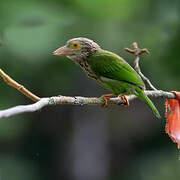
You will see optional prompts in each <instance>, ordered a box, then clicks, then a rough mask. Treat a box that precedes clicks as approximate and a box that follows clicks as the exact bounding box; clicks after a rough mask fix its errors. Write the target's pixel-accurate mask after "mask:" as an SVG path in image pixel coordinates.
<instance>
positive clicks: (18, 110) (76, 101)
mask: <svg viewBox="0 0 180 180" xmlns="http://www.w3.org/2000/svg"><path fill="white" fill-rule="evenodd" d="M145 93H146V94H147V95H148V96H150V97H164V98H171V99H175V98H176V97H175V95H174V94H173V93H170V92H165V91H145ZM135 98H136V96H134V95H129V96H127V99H128V100H129V101H130V100H133V99H135ZM123 103H124V100H123V99H122V98H120V97H117V98H111V99H110V101H109V104H117V105H121V104H123ZM57 104H69V105H80V106H82V105H99V106H101V105H103V104H104V101H103V100H102V99H101V98H96V97H93V98H92V97H90V98H87V97H80V96H77V97H69V96H57V97H50V98H41V99H40V100H39V101H38V102H36V103H34V104H30V105H20V106H15V107H12V108H9V109H6V110H1V111H0V119H2V118H8V117H12V116H15V115H18V114H23V113H27V112H35V111H38V110H40V109H42V108H43V107H45V106H52V105H57Z"/></svg>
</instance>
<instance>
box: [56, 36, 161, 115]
mask: <svg viewBox="0 0 180 180" xmlns="http://www.w3.org/2000/svg"><path fill="white" fill-rule="evenodd" d="M53 54H54V55H57V56H61V55H65V56H66V57H67V58H69V59H71V60H72V61H74V62H75V63H76V64H77V65H79V66H80V67H81V68H82V69H83V70H84V72H85V73H86V74H87V76H88V77H90V78H92V79H94V80H95V81H96V82H97V83H99V84H100V85H101V86H103V87H104V88H106V89H108V90H110V91H111V92H112V94H105V95H102V96H101V98H102V99H103V100H104V101H105V104H104V106H106V105H107V102H108V101H109V99H110V97H113V96H121V97H123V98H124V100H125V101H126V104H127V105H129V102H128V100H127V98H126V96H125V95H130V94H134V95H135V96H137V97H138V98H140V99H141V100H143V101H145V102H146V103H147V104H148V106H149V107H150V108H151V110H152V112H153V113H154V115H155V116H156V117H157V118H161V116H160V114H159V112H158V110H157V109H156V107H155V106H154V104H153V103H152V101H151V100H150V99H149V98H148V97H147V95H146V94H145V92H144V90H145V84H144V82H143V81H142V79H141V77H140V76H139V75H138V73H137V72H136V71H135V70H134V69H133V68H132V67H131V66H130V65H129V64H128V63H127V62H126V61H125V60H124V59H123V58H122V57H120V56H118V55H117V54H115V53H112V52H110V51H107V50H104V49H102V48H101V47H100V46H99V45H98V44H97V43H95V42H94V41H93V40H90V39H88V38H84V37H78V38H73V39H70V40H68V41H67V43H66V45H64V46H62V47H60V48H58V49H57V50H55V51H54V52H53Z"/></svg>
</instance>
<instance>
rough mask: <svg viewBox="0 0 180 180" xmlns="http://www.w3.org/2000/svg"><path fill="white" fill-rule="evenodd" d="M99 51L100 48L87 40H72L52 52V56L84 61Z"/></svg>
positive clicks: (80, 38)
mask: <svg viewBox="0 0 180 180" xmlns="http://www.w3.org/2000/svg"><path fill="white" fill-rule="evenodd" d="M98 49H100V46H99V45H98V44H96V43H95V42H94V41H92V40H90V39H87V38H82V37H79V38H74V39H70V40H68V41H67V43H66V45H65V46H62V47H60V48H58V49H57V50H56V51H54V52H53V54H54V55H58V56H60V55H65V56H67V57H68V58H70V59H72V60H84V59H86V58H87V57H88V56H90V55H91V54H92V53H93V52H95V51H96V50H98Z"/></svg>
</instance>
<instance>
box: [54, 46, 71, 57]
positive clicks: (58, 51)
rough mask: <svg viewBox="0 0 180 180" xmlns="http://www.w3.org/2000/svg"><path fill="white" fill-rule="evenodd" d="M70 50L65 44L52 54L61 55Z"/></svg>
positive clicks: (66, 53)
mask: <svg viewBox="0 0 180 180" xmlns="http://www.w3.org/2000/svg"><path fill="white" fill-rule="evenodd" d="M69 52H70V49H69V48H67V47H66V46H63V47H60V48H58V49H56V50H55V51H54V52H53V54H54V55H57V56H61V55H68V54H69Z"/></svg>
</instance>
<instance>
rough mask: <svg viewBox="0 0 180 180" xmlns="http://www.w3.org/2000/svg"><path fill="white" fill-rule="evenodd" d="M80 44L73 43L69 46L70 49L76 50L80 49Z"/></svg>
mask: <svg viewBox="0 0 180 180" xmlns="http://www.w3.org/2000/svg"><path fill="white" fill-rule="evenodd" d="M80 46H81V45H80V43H79V42H73V43H72V44H71V47H72V48H73V49H78V48H80Z"/></svg>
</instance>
